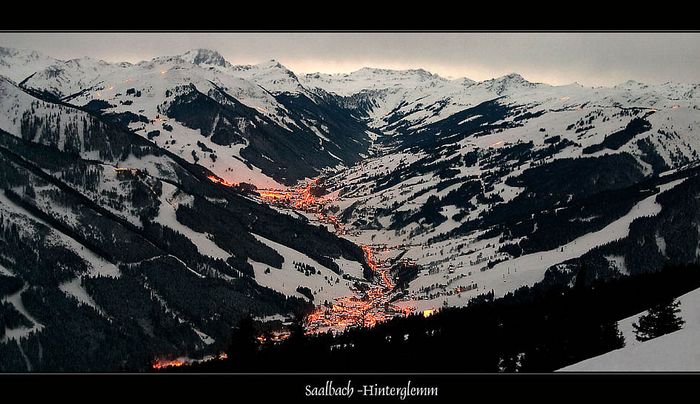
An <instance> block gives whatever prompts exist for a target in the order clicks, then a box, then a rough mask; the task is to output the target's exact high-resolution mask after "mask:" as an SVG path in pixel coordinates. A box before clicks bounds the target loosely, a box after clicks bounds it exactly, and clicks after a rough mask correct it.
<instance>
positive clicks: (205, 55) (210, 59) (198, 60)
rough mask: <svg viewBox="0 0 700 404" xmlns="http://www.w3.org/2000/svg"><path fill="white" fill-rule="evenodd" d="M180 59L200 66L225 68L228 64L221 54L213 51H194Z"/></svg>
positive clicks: (181, 56)
mask: <svg viewBox="0 0 700 404" xmlns="http://www.w3.org/2000/svg"><path fill="white" fill-rule="evenodd" d="M180 58H182V59H183V60H185V61H187V62H190V63H192V64H195V65H198V66H201V65H213V66H221V67H225V66H226V65H227V64H228V62H227V61H226V59H224V57H223V56H221V54H220V53H219V52H217V51H215V50H211V49H201V48H200V49H193V50H191V51H189V52H186V53H184V54H182V55H180Z"/></svg>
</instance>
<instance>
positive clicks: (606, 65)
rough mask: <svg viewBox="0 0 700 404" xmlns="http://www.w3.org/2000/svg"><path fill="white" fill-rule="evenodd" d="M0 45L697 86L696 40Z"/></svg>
mask: <svg viewBox="0 0 700 404" xmlns="http://www.w3.org/2000/svg"><path fill="white" fill-rule="evenodd" d="M0 46H6V47H14V48H22V49H32V50H37V51H40V52H42V53H45V54H47V55H50V56H53V57H56V58H59V59H72V58H77V57H82V56H90V57H94V58H98V59H103V60H105V61H109V62H120V61H128V62H139V61H141V60H146V59H150V58H153V57H155V56H163V55H175V54H180V53H183V52H186V51H188V50H190V49H193V48H207V49H214V50H217V51H219V52H220V53H221V54H222V55H223V56H224V57H225V58H226V59H227V60H228V61H229V62H231V63H233V64H249V63H259V62H263V61H266V60H269V59H276V60H278V61H280V62H281V63H282V64H284V65H285V66H287V67H288V68H290V69H291V70H293V71H294V72H296V73H310V72H317V71H320V72H325V73H341V72H350V71H353V70H357V69H359V68H361V67H365V66H369V67H382V68H392V69H408V68H424V69H426V70H429V71H431V72H433V73H438V74H440V75H442V76H446V77H469V78H471V79H474V80H485V79H489V78H492V77H498V76H501V75H504V74H508V73H511V72H517V73H520V74H522V75H523V76H524V77H525V78H526V79H528V80H530V81H536V82H546V83H550V84H569V83H572V82H579V83H581V84H584V85H590V86H594V85H606V86H607V85H614V84H618V83H621V82H624V81H626V80H628V79H633V80H637V81H642V82H646V83H663V82H666V81H678V82H686V83H700V69H699V68H698V66H700V34H697V33H641V34H639V33H0Z"/></svg>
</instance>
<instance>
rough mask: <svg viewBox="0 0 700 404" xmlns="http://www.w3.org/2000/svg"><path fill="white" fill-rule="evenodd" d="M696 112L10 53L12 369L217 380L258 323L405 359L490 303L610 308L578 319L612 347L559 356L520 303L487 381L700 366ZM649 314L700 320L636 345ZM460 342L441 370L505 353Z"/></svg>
mask: <svg viewBox="0 0 700 404" xmlns="http://www.w3.org/2000/svg"><path fill="white" fill-rule="evenodd" d="M699 106H700V85H699V84H689V83H674V82H669V83H664V84H654V85H651V84H644V83H639V82H635V81H628V82H625V83H622V84H619V85H617V86H614V87H594V88H592V87H585V86H582V85H579V84H577V83H573V84H570V85H564V86H552V85H548V84H544V83H532V82H529V81H527V80H526V79H524V78H523V77H521V76H520V75H518V74H509V75H506V76H503V77H498V78H494V79H490V80H486V81H481V82H476V81H473V80H470V79H467V78H459V79H448V78H444V77H440V76H438V75H435V74H432V73H430V72H428V71H425V70H421V69H418V70H403V71H397V70H386V69H375V68H363V69H360V70H357V71H355V72H352V73H348V74H324V73H314V74H306V75H303V76H302V75H297V74H295V73H294V72H292V71H290V70H288V69H287V68H286V67H284V66H283V65H282V64H280V63H279V62H277V61H274V60H271V61H269V62H265V63H261V64H257V65H235V64H232V63H230V62H229V61H227V60H225V59H224V57H222V56H221V55H220V54H219V53H217V52H216V51H212V50H205V49H196V50H192V51H190V52H187V53H184V54H181V55H177V56H163V57H157V58H155V59H152V60H148V61H143V62H140V63H137V64H131V63H107V62H104V61H101V60H94V59H90V58H82V59H74V60H67V61H64V60H57V59H54V58H52V57H49V56H46V55H43V54H40V53H38V52H34V51H26V50H19V49H11V48H0V188H1V192H0V371H4V372H10V371H12V372H23V371H42V372H43V371H49V372H54V371H63V372H68V371H71V372H72V371H144V370H149V369H152V368H164V367H169V366H171V367H178V366H182V365H190V366H194V367H196V366H197V365H198V364H199V365H202V366H204V365H206V363H207V361H208V362H209V365H210V366H211V364H212V363H217V362H219V363H223V362H226V357H229V359H230V360H233V359H234V357H235V356H236V355H238V354H239V352H238V351H237V345H236V344H239V345H240V346H243V345H245V344H247V343H248V342H247V341H248V340H246V339H245V338H243V339H242V338H241V332H242V331H241V330H243V329H246V327H251V330H252V331H250V332H251V335H254V336H255V340H254V343H255V344H257V345H259V346H263V347H264V346H272V347H277V348H274V349H279V350H280V352H281V353H280V355H279V356H277V357H278V358H281V357H283V355H286V353H284V352H286V351H284V349H283V348H280V347H281V346H284V345H285V344H286V342H285V341H287V340H291V341H296V340H297V337H298V338H301V339H304V338H306V339H308V340H309V341H311V342H308V341H307V343H308V344H311V345H309V346H313V347H319V346H323V347H324V349H326V348H328V350H334V351H335V352H345V353H344V354H343V355H346V356H352V355H355V356H356V357H357V358H360V357H361V356H360V355H359V354H358V353H359V352H364V351H362V349H365V348H362V346H361V344H362V343H361V342H358V341H360V337H358V335H364V336H366V337H367V338H369V339H368V340H372V338H375V339H376V340H377V341H380V342H376V343H375V344H374V348H372V349H376V350H381V349H380V347H383V346H384V345H377V344H387V347H386V349H387V351H386V353H387V355H389V352H402V353H405V352H408V351H410V350H409V349H408V348H406V347H411V344H419V342H414V341H416V340H417V339H418V340H420V341H421V342H420V344H423V345H414V346H413V348H412V349H414V350H418V349H428V348H425V347H426V346H429V345H430V344H433V346H435V345H440V344H436V342H435V341H442V340H439V338H443V339H445V340H447V336H448V335H450V334H449V333H450V332H451V331H450V329H451V328H450V327H451V324H452V322H456V321H457V319H459V318H461V317H459V316H462V315H464V316H472V317H469V318H476V317H475V316H482V317H479V318H480V319H481V320H479V321H482V320H483V319H484V318H486V317H483V316H486V314H483V313H482V312H478V313H481V314H474V313H476V312H477V311H478V310H480V309H479V308H480V307H486V306H488V307H490V308H491V310H494V313H501V312H500V311H498V310H511V307H518V309H517V310H520V311H519V312H518V313H520V314H519V315H520V316H521V317H520V318H521V319H522V318H530V317H528V316H531V317H532V319H533V320H532V321H535V319H536V318H539V317H537V316H536V315H534V314H531V313H535V312H536V313H540V311H537V310H541V308H540V306H542V307H544V306H543V305H544V304H545V303H547V304H551V303H552V302H558V303H561V305H560V306H558V307H560V308H561V307H569V306H566V304H569V303H567V302H570V301H577V302H579V300H580V299H584V297H582V296H588V297H590V298H591V299H594V298H595V299H594V300H595V301H596V302H597V303H596V305H595V306H590V307H595V308H596V310H599V311H596V312H595V313H603V312H605V313H606V314H600V315H596V314H595V313H594V314H593V315H591V314H590V313H591V311H590V310H589V311H585V313H588V314H585V315H584V314H581V313H584V311H582V312H581V313H579V314H580V317H576V313H578V312H573V311H572V312H569V313H568V314H569V315H570V316H572V317H573V318H583V317H585V318H586V320H585V321H590V322H591V323H590V324H591V325H592V327H593V325H595V327H597V328H595V327H594V328H595V329H596V330H600V329H603V330H608V328H605V327H608V326H609V327H612V328H611V329H612V330H613V331H611V332H612V334H610V335H612V339H611V341H612V342H610V343H608V342H607V341H608V340H607V339H605V338H607V337H605V338H604V336H601V335H603V334H590V335H589V334H586V333H585V332H584V331H581V330H579V331H577V333H578V334H577V335H578V337H577V338H578V339H576V340H575V341H574V342H572V343H571V344H573V345H575V344H579V345H576V346H591V347H593V346H594V347H595V348H590V349H579V350H577V351H576V354H570V353H569V351H566V353H561V352H559V353H551V355H552V357H555V356H556V357H557V358H559V359H558V360H556V361H550V362H546V361H543V360H542V359H541V358H542V352H543V350H542V349H543V348H542V347H545V348H544V349H545V351H546V349H550V348H551V347H552V346H554V345H552V344H556V342H552V341H554V340H555V339H556V338H554V336H553V335H549V336H548V337H543V336H541V335H536V336H535V335H534V334H533V335H530V334H527V333H528V332H534V331H532V330H530V329H531V328H537V327H536V326H535V327H524V326H523V327H521V328H517V327H515V326H514V325H512V324H513V323H512V321H515V320H513V319H515V318H517V316H516V315H514V314H513V310H516V309H512V310H511V311H508V312H507V314H503V315H501V314H497V316H496V317H497V318H498V319H500V320H498V321H502V323H501V326H500V327H501V328H502V329H508V330H516V331H517V330H520V331H517V332H516V331H513V332H512V333H511V334H508V335H507V337H502V336H500V337H498V338H504V339H503V340H504V341H505V340H508V341H511V340H518V341H519V342H518V344H515V345H513V348H512V349H502V350H501V351H499V353H498V354H494V355H495V356H493V358H492V357H491V356H488V357H486V356H484V357H483V358H481V359H478V358H477V357H475V359H474V361H473V363H474V364H476V363H481V362H479V360H483V363H492V362H489V361H491V360H493V366H492V367H489V366H490V365H489V366H483V367H482V366H476V365H475V366H476V367H475V368H474V369H475V370H485V371H499V370H500V371H518V370H520V371H527V370H533V371H542V370H545V371H546V370H556V369H560V368H564V367H566V366H571V368H573V369H574V370H580V369H585V370H589V369H596V370H607V369H610V368H612V367H616V366H620V365H619V364H620V363H623V364H624V365H623V368H622V370H636V369H650V368H652V367H653V366H657V367H660V368H663V369H666V368H668V369H671V370H698V369H700V359H698V358H697V355H695V356H692V355H690V356H688V355H684V354H683V353H684V352H685V353H687V352H697V351H698V348H700V338H698V337H699V336H700V317H698V315H697V313H698V308H699V307H700V289H699V288H700V268H696V267H695V266H694V265H695V264H696V262H697V261H698V257H700V165H698V162H699V161H700V157H699V156H698V152H699V151H700V110H699ZM679 268H681V269H679ZM668 274H671V275H668ZM630 285H632V286H630ZM635 285H636V286H635ZM635 288H636V289H635ZM586 293H588V294H590V296H589V295H586ZM657 295H658V296H657ZM611 296H616V297H615V298H613V297H611ZM656 297H658V298H659V299H662V298H663V299H666V298H669V299H675V298H678V297H681V298H680V299H679V302H680V306H679V310H680V313H681V315H682V318H683V320H684V324H683V325H682V327H681V329H680V330H678V331H673V332H670V333H667V334H666V335H663V336H658V338H653V339H649V340H648V341H640V340H637V338H636V335H635V329H636V327H633V326H632V323H635V322H639V321H640V318H641V317H644V316H645V315H648V314H649V312H653V310H650V309H652V307H653V305H654V304H656V303H657V302H656V300H655V299H656ZM586 298H587V297H586ZM538 299H550V300H542V301H541V302H540V300H538ZM551 299H554V300H551ZM557 299H559V300H557ZM567 299H568V300H567ZM576 299H579V300H576ZM663 299H662V300H663ZM594 300H590V301H591V302H592V301H594ZM538 302H540V303H538ZM586 302H588V300H586ZM601 302H604V304H603V303H601ZM579 303H580V302H579ZM579 303H577V306H576V307H579V306H580V304H579ZM572 304H573V303H572ZM586 304H588V303H586ZM591 304H592V303H591ZM504 307H505V308H504ZM548 307H551V306H548ZM571 307H573V306H571ZM591 310H592V309H591ZM647 310H649V312H647ZM523 313H525V314H523ZM538 315H539V314H538ZM596 316H597V317H596ZM496 317H494V318H496ZM544 317H547V318H553V317H556V316H554V315H551V316H544ZM544 317H543V318H544ZM589 317H595V318H594V319H593V320H591V319H589ZM489 318H490V317H489ZM562 318H563V317H562ZM460 321H461V320H460ZM469 321H472V320H469ZM483 321H485V320H483ZM494 321H495V320H494ZM498 321H495V322H494V324H495V325H494V327H495V328H494V330H496V329H498V327H499V326H498V325H497V324H498ZM509 321H510V322H509ZM547 321H549V320H547ZM562 321H564V320H562ZM567 321H568V320H567ZM582 321H583V320H582ZM599 322H600V324H599ZM409 323H410V324H409ZM416 324H420V325H416ZM460 324H461V325H460V326H459V327H458V328H455V329H458V330H459V337H457V334H455V335H453V336H451V337H450V338H452V339H450V340H449V341H453V342H454V344H452V345H445V346H444V347H442V348H435V349H436V350H437V352H443V351H441V350H440V349H443V350H444V353H445V355H450V354H449V352H451V350H452V352H453V351H454V349H455V348H454V347H455V344H459V342H458V341H460V338H461V340H462V341H464V343H463V344H460V349H462V350H465V352H466V353H465V355H466V354H469V355H471V354H470V353H469V352H472V351H474V350H478V349H479V347H480V346H483V345H475V344H484V343H488V340H489V338H491V337H493V336H494V335H496V334H498V331H493V330H491V329H489V328H488V327H487V326H486V325H485V326H484V328H480V327H479V324H480V323H479V322H478V321H477V320H474V322H473V323H469V325H465V324H466V323H465V322H460ZM532 324H536V323H532ZM559 324H560V323H557V326H558V325H559ZM601 324H602V325H601ZM635 324H636V323H635ZM548 326H551V324H550V325H548ZM599 326H600V327H599ZM402 327H405V328H402ZM509 327H511V328H509ZM601 327H602V328H601ZM409 329H410V330H411V331H410V332H409V331H408V330H409ZM541 329H543V328H541ZM465 330H466V331H465ZM523 330H525V331H523ZM520 332H522V333H523V334H519V333H520ZM596 332H598V331H596ZM605 332H607V331H605ZM353 333H355V334H353ZM441 333H442V334H441ZM480 333H481V334H480ZM494 333H495V334H494ZM466 334H468V335H466ZM353 335H354V336H353ZM439 335H442V336H443V337H440V336H439ZM479 335H481V336H479ZM498 335H500V334H498ZM605 335H608V334H605ZM290 336H291V337H290ZM432 336H435V338H437V339H436V340H434V341H432V342H431V340H430V338H431V337H432ZM477 336H479V337H477ZM584 336H585V338H584ZM353 338H354V339H353ZM493 338H496V337H493ZM543 338H544V339H543ZM546 338H550V339H551V340H552V341H550V345H547V344H545V343H544V342H543V341H545V339H546ZM563 340H566V341H573V340H567V339H566V338H564V339H562V341H563ZM602 340H605V341H606V342H605V343H602V342H600V341H602ZM241 341H242V342H241ZM314 341H315V342H314ZM372 341H374V340H372ZM485 341H486V342H485ZM499 341H500V340H499ZM296 343H298V341H297V342H296ZM509 343H511V342H509ZM241 344H242V345H241ZM324 344H326V345H324ZM400 344H406V345H405V346H404V347H403V348H400V347H399V345H400ZM538 344H539V345H538ZM543 344H544V345H543ZM389 346H390V347H389ZM419 347H420V348H419ZM256 349H261V348H260V347H258V348H256ZM270 349H271V350H272V351H274V349H272V348H270ZM290 349H291V348H290ZM319 349H320V348H319ZM367 349H369V348H367ZM567 349H569V348H567ZM392 350H394V351H392ZM469 350H472V351H469ZM609 351H612V352H609ZM324 352H325V351H324ZM552 352H554V350H552ZM562 352H563V351H562ZM607 352H609V353H607ZM658 352H665V354H664V355H662V356H663V358H660V357H659V355H660V354H658ZM433 354H434V353H433ZM600 354H603V355H602V356H598V355H600ZM241 355H243V354H241ZM269 355H272V354H269ZM337 355H341V354H337ZM424 355H427V353H426V354H424ZM538 355H540V356H538ZM557 355H558V356H557ZM611 355H612V356H611ZM398 356H400V355H398V354H397V357H398ZM438 356H439V355H438ZM242 357H243V356H242ZM272 357H274V356H272ZM329 358H332V357H329ZM364 358H366V357H364ZM479 358H480V357H479ZM538 358H539V359H538ZM264 359H265V357H262V356H261V361H260V363H263V360H264ZM242 360H244V359H242ZM295 360H296V359H295ZM358 360H359V359H358ZM365 360H366V359H365ZM416 360H419V359H416ZM664 360H666V361H667V362H664ZM581 361H583V362H581ZM466 362H468V361H466ZM545 362H546V363H545ZM309 363H310V364H309V366H310V369H312V370H313V369H316V368H313V367H312V364H313V358H309ZM397 363H401V362H394V364H395V365H396V364H397ZM285 366H290V365H289V363H287V364H286V365H285ZM396 366H398V365H396ZM465 366H467V368H466V369H469V370H471V369H472V368H469V367H468V365H465ZM292 369H296V368H292ZM323 369H325V368H323ZM333 369H335V368H333ZM387 369H388V370H392V369H393V370H395V368H392V367H391V366H388V365H387ZM402 369H403V368H402ZM455 369H465V368H459V367H455ZM567 369H569V368H567ZM654 369H656V368H654ZM329 370H332V369H331V368H329Z"/></svg>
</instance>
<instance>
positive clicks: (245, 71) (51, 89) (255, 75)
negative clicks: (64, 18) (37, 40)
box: [0, 48, 369, 188]
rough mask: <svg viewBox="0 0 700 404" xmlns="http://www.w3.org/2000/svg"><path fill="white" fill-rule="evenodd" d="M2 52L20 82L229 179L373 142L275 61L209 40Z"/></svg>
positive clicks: (342, 155)
mask: <svg viewBox="0 0 700 404" xmlns="http://www.w3.org/2000/svg"><path fill="white" fill-rule="evenodd" d="M4 49H5V48H4ZM2 60H3V61H2V66H3V69H4V70H3V71H1V72H0V74H3V72H6V73H7V74H5V75H6V76H7V77H8V78H10V79H11V80H13V81H15V82H16V83H20V85H21V87H23V88H26V89H30V90H33V91H36V92H37V93H38V94H41V95H42V96H44V97H50V98H53V99H56V100H60V101H63V102H67V103H70V104H71V105H75V106H82V107H85V108H89V109H93V110H95V111H99V112H100V114H102V115H103V116H105V117H106V118H108V119H111V120H112V121H114V122H117V123H120V124H122V125H123V126H125V127H128V128H129V129H130V130H133V131H136V132H137V133H139V134H140V135H142V136H144V137H148V138H149V139H152V140H154V141H155V142H156V143H158V144H159V145H160V146H162V147H164V148H166V149H167V150H170V151H172V152H174V153H176V154H177V155H179V156H180V157H182V158H184V159H186V160H188V161H190V162H197V163H198V164H200V165H203V166H206V167H207V168H209V169H211V170H212V171H214V172H215V173H217V175H219V176H220V177H222V178H224V179H226V180H227V181H229V182H235V183H238V182H247V183H252V184H254V185H256V186H258V187H263V188H268V187H281V186H283V185H289V184H292V183H294V182H296V181H297V180H299V179H303V178H306V177H314V176H316V175H318V173H319V172H320V171H321V170H323V169H326V168H330V167H335V166H339V165H351V164H352V163H354V162H356V161H357V160H358V159H360V158H361V156H362V155H365V153H366V152H367V148H368V146H369V135H368V133H367V128H366V126H365V125H364V123H362V122H358V121H357V120H354V119H352V118H351V116H350V113H349V112H348V111H346V110H344V109H342V108H339V107H337V106H335V105H332V104H330V103H328V102H327V101H325V100H323V99H321V98H319V97H318V96H317V95H315V94H313V93H310V92H308V91H307V90H306V89H305V88H304V87H303V86H302V85H301V84H300V83H299V81H298V80H297V78H296V76H295V75H294V74H293V73H292V72H290V71H289V70H287V69H286V68H285V67H284V66H282V65H281V64H279V63H278V62H274V61H271V62H268V63H263V64H260V65H255V66H233V65H231V64H230V63H229V62H228V61H226V60H225V59H224V58H223V57H222V56H221V55H220V54H219V53H218V52H215V51H210V50H204V49H196V50H192V51H189V52H186V53H184V54H182V55H176V56H167V57H158V58H155V59H153V60H149V61H144V62H141V63H137V64H129V63H107V62H104V61H97V60H93V59H90V58H82V59H74V60H68V61H61V60H55V59H52V58H49V57H46V56H42V55H40V54H38V53H36V52H23V51H18V50H13V49H5V50H3V51H2ZM195 115H196V117H195ZM222 133H226V135H222ZM273 145H274V146H273Z"/></svg>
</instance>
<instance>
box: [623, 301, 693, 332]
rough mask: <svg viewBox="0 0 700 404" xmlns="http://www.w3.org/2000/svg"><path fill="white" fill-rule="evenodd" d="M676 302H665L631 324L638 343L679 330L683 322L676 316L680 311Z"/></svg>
mask: <svg viewBox="0 0 700 404" xmlns="http://www.w3.org/2000/svg"><path fill="white" fill-rule="evenodd" d="M679 304H680V303H679V302H677V301H673V300H671V301H665V302H662V303H659V304H657V305H655V306H653V307H652V308H650V309H649V312H648V313H647V314H645V315H643V316H642V317H640V318H639V321H638V322H637V323H634V324H632V327H633V328H634V333H635V335H636V337H637V340H638V341H647V340H650V339H652V338H656V337H660V336H662V335H665V334H668V333H671V332H674V331H677V330H680V329H681V327H683V324H685V321H684V320H683V319H682V318H681V317H680V316H679V315H678V313H679V312H680V309H679V308H678V305H679Z"/></svg>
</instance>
